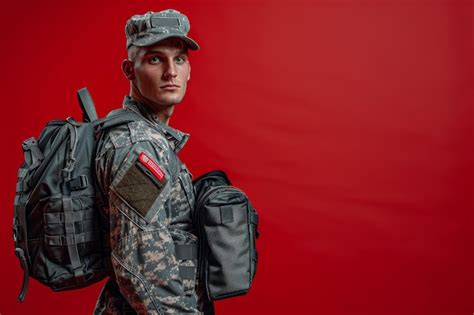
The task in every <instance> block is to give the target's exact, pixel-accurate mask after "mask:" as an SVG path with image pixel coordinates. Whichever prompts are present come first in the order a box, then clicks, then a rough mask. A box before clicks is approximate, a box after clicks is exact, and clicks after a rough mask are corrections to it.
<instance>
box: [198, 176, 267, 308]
mask: <svg viewBox="0 0 474 315" xmlns="http://www.w3.org/2000/svg"><path fill="white" fill-rule="evenodd" d="M193 184H194V187H195V189H196V200H197V201H196V209H195V218H194V222H195V224H196V228H197V230H198V238H199V251H198V252H199V260H198V261H199V263H198V275H199V279H200V281H202V284H203V286H204V289H205V292H206V294H207V298H208V299H209V300H211V301H215V300H220V299H225V298H230V297H234V296H238V295H243V294H246V293H247V292H248V291H249V289H250V287H251V285H252V280H253V278H254V277H255V272H256V269H257V261H258V256H257V248H256V239H257V238H258V233H259V232H258V216H257V212H256V210H255V209H254V208H253V206H252V205H251V203H250V201H249V199H248V198H247V196H246V195H245V193H244V192H243V191H241V190H240V189H238V188H236V187H234V186H232V185H231V182H230V180H229V179H228V177H227V175H226V174H225V173H224V172H223V171H219V170H216V171H211V172H208V173H206V174H204V175H202V176H200V177H199V178H197V179H195V180H194V181H193Z"/></svg>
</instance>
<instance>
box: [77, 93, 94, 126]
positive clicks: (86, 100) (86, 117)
mask: <svg viewBox="0 0 474 315" xmlns="http://www.w3.org/2000/svg"><path fill="white" fill-rule="evenodd" d="M77 97H78V99H79V105H80V106H81V109H82V120H83V121H84V122H93V121H94V120H97V112H96V111H95V106H94V102H93V101H92V97H91V95H90V93H89V90H87V88H86V87H83V88H82V89H80V90H77Z"/></svg>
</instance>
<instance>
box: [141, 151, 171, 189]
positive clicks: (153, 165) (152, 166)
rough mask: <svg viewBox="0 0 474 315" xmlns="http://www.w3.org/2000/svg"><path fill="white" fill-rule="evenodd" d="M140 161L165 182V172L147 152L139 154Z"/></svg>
mask: <svg viewBox="0 0 474 315" xmlns="http://www.w3.org/2000/svg"><path fill="white" fill-rule="evenodd" d="M138 161H139V162H140V163H142V165H143V166H145V167H146V168H147V169H148V170H149V171H150V172H151V173H152V174H153V175H155V176H156V178H157V179H158V180H159V181H160V182H163V179H164V178H165V173H164V172H163V171H162V170H161V168H160V167H159V166H158V165H157V164H156V163H155V162H154V161H153V160H152V159H151V158H150V157H148V155H146V154H145V152H142V153H140V154H139V155H138Z"/></svg>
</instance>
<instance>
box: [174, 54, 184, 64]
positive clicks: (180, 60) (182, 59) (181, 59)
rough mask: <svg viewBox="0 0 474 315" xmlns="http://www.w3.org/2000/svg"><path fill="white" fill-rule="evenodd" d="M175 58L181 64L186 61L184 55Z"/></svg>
mask: <svg viewBox="0 0 474 315" xmlns="http://www.w3.org/2000/svg"><path fill="white" fill-rule="evenodd" d="M174 60H175V61H176V63H179V64H181V63H184V62H185V61H186V60H185V59H184V58H183V57H180V56H178V57H176V58H174Z"/></svg>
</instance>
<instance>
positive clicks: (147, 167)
mask: <svg viewBox="0 0 474 315" xmlns="http://www.w3.org/2000/svg"><path fill="white" fill-rule="evenodd" d="M189 28H190V25H189V21H188V18H187V17H186V16H185V15H183V14H181V13H180V12H178V11H175V10H165V11H161V12H158V13H153V12H147V13H145V14H144V15H134V16H132V17H131V18H130V20H128V21H127V24H126V27H125V32H126V37H127V50H128V59H127V60H124V61H123V63H122V70H123V73H124V74H125V76H126V78H127V79H128V80H130V83H131V88H130V96H126V97H125V100H124V103H123V108H124V109H126V110H129V111H133V112H135V113H137V114H138V115H139V119H138V118H137V120H136V121H133V122H130V123H128V124H125V125H120V126H118V127H115V128H113V129H112V130H110V131H108V132H107V133H106V134H105V135H103V142H101V145H100V147H99V148H98V151H97V155H96V163H95V169H96V174H97V178H98V185H99V188H100V190H101V192H102V193H103V194H104V195H105V197H106V199H107V204H106V207H105V208H104V216H105V217H106V218H107V219H108V223H109V225H110V226H109V233H110V235H109V239H110V248H111V264H112V267H113V274H112V276H111V278H110V279H109V280H108V281H107V282H106V284H105V286H104V288H103V289H102V292H101V294H100V296H99V299H98V301H97V305H96V308H95V312H94V314H136V313H138V314H203V313H202V312H201V311H202V309H203V305H202V303H203V301H202V300H201V298H200V295H201V294H200V292H199V291H200V290H197V289H196V288H198V284H197V281H196V265H197V236H196V231H195V230H194V227H193V224H192V214H193V208H194V204H195V195H194V189H193V186H192V175H191V173H190V172H189V171H188V170H187V168H186V166H185V165H184V164H183V163H182V162H181V161H180V160H179V158H178V157H177V153H178V152H179V151H180V150H181V148H182V147H183V146H184V145H185V143H186V141H187V140H188V138H189V134H187V133H184V132H181V131H179V130H176V129H173V128H171V127H170V126H169V125H168V123H169V119H170V117H171V115H172V113H173V109H174V106H175V105H176V104H178V103H180V102H181V100H182V99H183V97H184V95H185V93H186V85H187V82H188V80H189V79H190V71H191V67H190V64H189V59H188V49H190V50H197V49H199V46H198V44H197V43H196V42H195V41H194V40H192V39H191V38H189V37H187V33H188V31H189ZM206 313H207V312H206Z"/></svg>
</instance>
